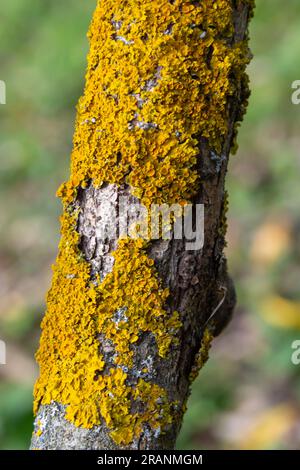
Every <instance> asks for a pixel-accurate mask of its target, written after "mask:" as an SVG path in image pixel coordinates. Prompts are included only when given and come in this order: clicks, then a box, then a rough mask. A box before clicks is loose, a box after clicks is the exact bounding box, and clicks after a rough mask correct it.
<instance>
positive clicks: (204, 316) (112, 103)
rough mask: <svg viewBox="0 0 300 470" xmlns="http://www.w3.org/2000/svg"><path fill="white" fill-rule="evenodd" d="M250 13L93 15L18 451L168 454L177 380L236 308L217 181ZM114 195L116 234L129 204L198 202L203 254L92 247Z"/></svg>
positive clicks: (223, 6) (181, 403)
mask: <svg viewBox="0 0 300 470" xmlns="http://www.w3.org/2000/svg"><path fill="white" fill-rule="evenodd" d="M252 9H253V2H252V0H205V1H199V2H196V1H187V0H174V1H168V0H156V1H147V0H143V1H140V0H131V1H118V0H103V1H99V2H98V5H97V8H96V11H95V14H94V18H93V21H92V24H91V27H90V32H89V38H90V45H91V49H90V53H89V57H88V71H87V76H86V88H85V93H84V95H83V97H82V98H81V100H80V102H79V106H78V117H77V124H76V131H75V137H74V150H73V154H72V164H71V176H70V180H69V181H68V182H67V183H66V184H64V185H63V186H62V187H61V188H60V190H59V195H60V196H61V197H62V200H63V204H64V213H63V216H62V238H61V242H60V247H59V254H58V258H57V261H56V264H55V266H54V273H53V281H52V287H51V290H50V291H49V294H48V297H47V312H46V315H45V317H44V320H43V323H42V336H41V342H40V348H39V351H38V353H37V359H38V362H39V364H40V378H39V379H38V381H37V384H36V387H35V413H36V420H35V430H34V433H33V439H32V448H38V449H171V448H173V447H174V445H175V441H176V437H177V434H178V432H179V429H180V426H181V422H182V418H183V414H184V411H185V407H186V401H187V397H188V394H189V389H190V385H191V382H192V381H193V379H194V378H195V377H196V376H197V374H198V372H199V370H200V369H201V367H202V366H203V364H204V363H205V361H206V360H207V358H208V350H209V347H210V344H211V341H212V339H213V337H215V336H217V335H218V334H219V333H220V332H221V331H222V329H223V328H224V326H225V325H226V324H227V322H228V321H229V319H230V317H231V315H232V311H233V308H234V304H235V293H234V288H233V284H232V282H231V280H230V278H229V277H228V274H227V268H226V260H225V257H224V254H223V248H224V245H225V240H224V236H225V232H226V208H227V198H226V191H225V190H224V179H225V174H226V169H227V163H228V157H229V153H230V150H231V149H232V147H233V145H234V142H235V136H236V128H237V122H238V121H240V120H241V119H242V116H243V114H244V111H245V108H246V104H247V99H248V95H249V92H248V80H247V75H246V74H245V68H246V65H247V63H248V62H249V58H250V53H249V50H248V44H247V42H248V36H247V27H248V21H249V18H250V16H251V14H252ZM125 197H127V199H128V201H129V204H130V206H131V208H132V213H130V215H129V221H130V222H134V221H136V220H137V215H136V214H135V215H134V213H133V212H134V211H133V206H134V205H135V206H137V209H138V210H137V213H139V212H141V211H142V207H146V208H147V209H148V210H150V209H151V207H152V206H153V204H168V205H172V204H176V203H177V204H180V205H182V206H184V205H185V204H187V203H190V204H193V205H194V207H196V204H200V203H201V204H204V208H205V231H204V245H203V246H202V247H197V249H187V248H186V247H187V245H186V242H187V240H186V239H185V238H183V239H181V240H180V239H171V240H165V239H163V237H162V238H161V239H158V240H148V241H147V240H143V239H141V238H139V239H136V238H133V237H126V238H122V237H121V236H120V235H121V234H120V232H119V233H117V234H116V236H100V235H99V232H100V231H101V230H102V233H103V230H104V228H106V229H108V230H109V229H111V223H112V215H113V214H116V219H117V220H116V222H118V223H121V222H122V223H123V222H124V220H123V218H124V212H123V210H121V209H122V208H121V202H120V201H123V199H124V198H125ZM173 230H174V225H173ZM107 233H108V232H107ZM109 233H111V232H109ZM121 238H122V239H121Z"/></svg>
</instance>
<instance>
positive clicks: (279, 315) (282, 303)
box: [260, 295, 300, 329]
mask: <svg viewBox="0 0 300 470" xmlns="http://www.w3.org/2000/svg"><path fill="white" fill-rule="evenodd" d="M260 314H261V316H262V318H263V319H264V320H265V321H266V322H267V323H270V324H271V325H273V326H277V327H279V328H286V329H288V328H291V329H300V302H293V301H291V300H288V299H284V298H283V297H279V296H276V295H274V296H271V297H268V298H267V299H265V300H264V301H263V302H262V305H261V309H260Z"/></svg>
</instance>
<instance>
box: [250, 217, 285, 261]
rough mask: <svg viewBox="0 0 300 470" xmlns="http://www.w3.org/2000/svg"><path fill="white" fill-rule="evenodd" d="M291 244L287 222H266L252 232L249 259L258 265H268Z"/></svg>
mask: <svg viewBox="0 0 300 470" xmlns="http://www.w3.org/2000/svg"><path fill="white" fill-rule="evenodd" d="M290 244H291V239H290V233H289V227H288V224H287V223H286V224H284V223H282V222H281V223H279V222H267V223H265V224H263V225H262V226H260V227H259V228H258V229H257V230H256V232H255V233H254V237H253V240H252V244H251V248H250V256H251V259H252V260H253V261H254V262H255V263H258V264H260V265H263V266H268V265H270V264H272V263H274V262H275V261H277V259H278V258H279V257H280V256H281V255H282V254H283V253H284V252H285V251H286V250H287V249H288V247H289V246H290Z"/></svg>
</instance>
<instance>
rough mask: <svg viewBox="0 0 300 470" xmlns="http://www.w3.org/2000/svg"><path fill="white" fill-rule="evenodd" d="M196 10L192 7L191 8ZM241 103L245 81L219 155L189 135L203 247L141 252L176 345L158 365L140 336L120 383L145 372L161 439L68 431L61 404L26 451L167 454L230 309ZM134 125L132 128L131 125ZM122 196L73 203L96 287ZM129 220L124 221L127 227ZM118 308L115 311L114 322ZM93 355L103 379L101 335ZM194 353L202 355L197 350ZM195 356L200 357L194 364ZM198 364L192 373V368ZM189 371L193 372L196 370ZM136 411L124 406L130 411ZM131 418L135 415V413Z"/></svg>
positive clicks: (95, 194)
mask: <svg viewBox="0 0 300 470" xmlns="http://www.w3.org/2000/svg"><path fill="white" fill-rule="evenodd" d="M193 3H196V2H193ZM251 8H252V7H251V4H250V2H248V1H236V2H233V11H234V26H235V31H234V34H233V36H232V38H231V46H232V48H234V47H235V45H236V44H237V43H240V42H241V41H243V40H244V39H245V38H246V35H247V26H248V21H249V14H250V11H251ZM247 98H248V88H247V84H246V83H245V77H244V76H243V78H242V79H241V80H240V82H239V83H238V89H237V92H236V94H235V96H234V97H231V98H230V99H229V100H228V102H227V108H228V109H227V111H228V122H227V136H226V139H225V140H224V143H223V148H222V150H221V152H219V155H216V153H215V151H214V149H212V148H211V147H210V144H209V142H208V140H207V139H206V138H203V137H202V136H201V135H199V136H197V139H198V148H199V156H200V157H201V158H199V159H198V172H199V174H200V176H201V184H200V186H199V189H198V192H197V194H196V195H195V196H194V197H193V203H194V204H197V203H202V204H204V206H205V241H204V246H203V248H202V249H201V250H198V251H186V249H185V242H186V240H170V241H168V240H156V241H152V242H151V243H150V244H149V245H148V247H147V252H148V255H149V257H150V258H152V259H153V260H154V266H155V268H156V269H157V272H158V275H159V279H160V280H161V283H162V286H163V287H164V288H169V290H170V296H169V297H168V300H167V305H166V310H167V311H169V312H174V311H178V312H180V313H181V318H182V324H183V325H182V328H180V330H179V333H178V335H177V339H178V344H177V345H174V346H172V347H171V349H170V352H169V354H168V355H167V356H166V357H165V358H161V357H160V356H159V355H158V354H157V345H156V342H155V338H154V335H153V333H152V332H150V331H149V332H147V331H144V332H142V333H141V334H140V337H139V340H138V342H135V343H134V344H133V346H132V348H133V350H134V356H133V357H134V359H133V365H132V367H131V368H130V370H129V371H128V372H127V379H126V380H127V384H129V385H130V386H132V387H134V386H135V384H136V381H137V375H138V374H141V373H142V372H141V371H142V370H143V367H144V366H145V364H146V365H147V377H146V378H147V380H148V381H150V382H151V383H155V384H157V385H158V386H159V387H161V389H163V390H165V391H166V392H167V396H168V400H169V402H170V403H172V404H173V405H172V406H171V413H172V416H173V420H172V422H171V423H169V424H168V425H167V426H165V429H164V430H163V432H158V431H157V430H156V432H155V430H153V429H151V427H150V426H149V428H147V426H144V427H143V429H142V431H141V432H140V434H139V435H138V436H134V438H133V440H132V442H131V443H129V444H117V443H116V442H115V441H114V440H113V439H112V437H111V435H110V431H111V429H109V426H107V424H105V421H104V420H102V422H101V423H99V425H97V426H94V427H93V428H92V429H85V428H84V427H80V426H76V425H74V424H73V423H71V422H70V421H69V420H67V419H66V418H65V410H66V405H65V404H64V405H63V404H61V403H58V402H55V401H54V400H53V401H52V402H51V403H50V404H41V405H40V406H39V409H38V413H37V417H36V421H35V432H34V434H33V438H32V448H38V449H125V448H128V449H172V448H174V445H175V441H176V437H177V435H178V432H179V429H180V426H181V422H182V417H183V414H184V408H185V404H186V401H187V397H188V395H189V389H190V382H191V374H192V375H193V370H194V368H196V369H197V367H198V368H200V367H201V366H202V365H203V363H204V362H205V360H206V356H207V352H208V351H207V350H208V348H209V344H205V341H207V340H205V338H204V337H205V331H209V334H210V335H211V336H217V335H218V334H219V333H220V332H221V331H222V330H223V328H224V327H225V326H226V324H227V323H228V321H229V320H230V318H231V315H232V312H233V308H234V305H235V292H234V287H233V283H232V281H231V279H230V277H229V276H228V274H227V266H226V259H225V257H224V254H223V249H224V244H225V240H224V235H225V231H226V230H225V229H224V225H226V221H225V220H224V218H225V211H226V192H225V190H224V182H225V175H226V171H227V163H228V158H229V153H230V149H231V147H232V144H233V140H234V138H235V133H236V122H237V121H239V120H240V119H241V113H242V111H243V110H244V106H245V103H246V101H247ZM132 125H134V124H132ZM124 195H127V196H128V197H130V198H131V202H132V204H138V203H139V201H138V199H136V198H135V197H134V196H132V195H131V188H130V186H128V185H126V184H122V185H116V184H106V185H103V186H102V187H98V188H96V187H94V185H93V182H92V181H90V182H89V184H88V185H87V187H86V188H81V189H80V191H78V193H77V196H76V201H75V203H74V207H76V208H77V209H80V215H79V218H78V222H77V231H78V233H79V234H80V250H81V252H82V253H83V255H84V257H85V260H86V261H87V262H88V263H89V264H90V266H91V279H95V278H96V277H97V275H100V278H101V280H103V279H104V278H105V277H106V276H107V275H108V273H110V272H111V271H112V269H113V265H114V257H113V256H112V254H111V253H112V251H114V250H115V249H116V246H117V240H115V239H113V240H110V239H106V240H100V239H98V238H97V227H99V224H100V225H102V226H104V225H109V223H110V214H109V208H108V207H111V206H108V205H107V201H108V202H109V204H113V205H115V207H116V209H117V212H118V201H119V197H120V196H124ZM134 217H135V216H134V215H133V216H132V221H134ZM125 314H126V306H124V309H120V310H119V311H117V312H116V316H119V318H122V315H123V316H124V315H125ZM99 344H100V346H99V348H100V351H101V354H102V356H103V358H104V362H105V368H104V370H103V371H102V373H103V374H106V373H109V370H110V368H111V367H114V360H113V357H114V348H113V345H112V344H111V342H110V341H109V340H107V339H106V338H105V335H103V336H101V333H100V335H99ZM201 347H202V350H201ZM199 351H200V357H199ZM197 357H198V366H197V364H196V365H195V361H196V359H197ZM196 372H197V371H196ZM138 406H141V405H139V404H137V403H135V402H133V403H132V409H131V412H132V413H133V412H135V411H136V410H135V407H138ZM137 411H138V410H137Z"/></svg>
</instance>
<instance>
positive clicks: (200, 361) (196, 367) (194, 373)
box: [189, 328, 214, 382]
mask: <svg viewBox="0 0 300 470" xmlns="http://www.w3.org/2000/svg"><path fill="white" fill-rule="evenodd" d="M213 339H214V337H213V335H212V333H211V332H210V331H209V329H208V328H207V329H206V330H205V331H204V334H203V338H202V341H201V348H200V351H199V352H198V353H197V354H196V357H195V360H194V364H193V367H192V370H191V373H190V376H189V380H190V382H194V380H195V379H196V378H197V377H198V374H199V372H200V370H201V369H202V367H203V366H204V365H205V364H206V362H207V361H208V357H209V350H210V348H211V342H212V340H213Z"/></svg>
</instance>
